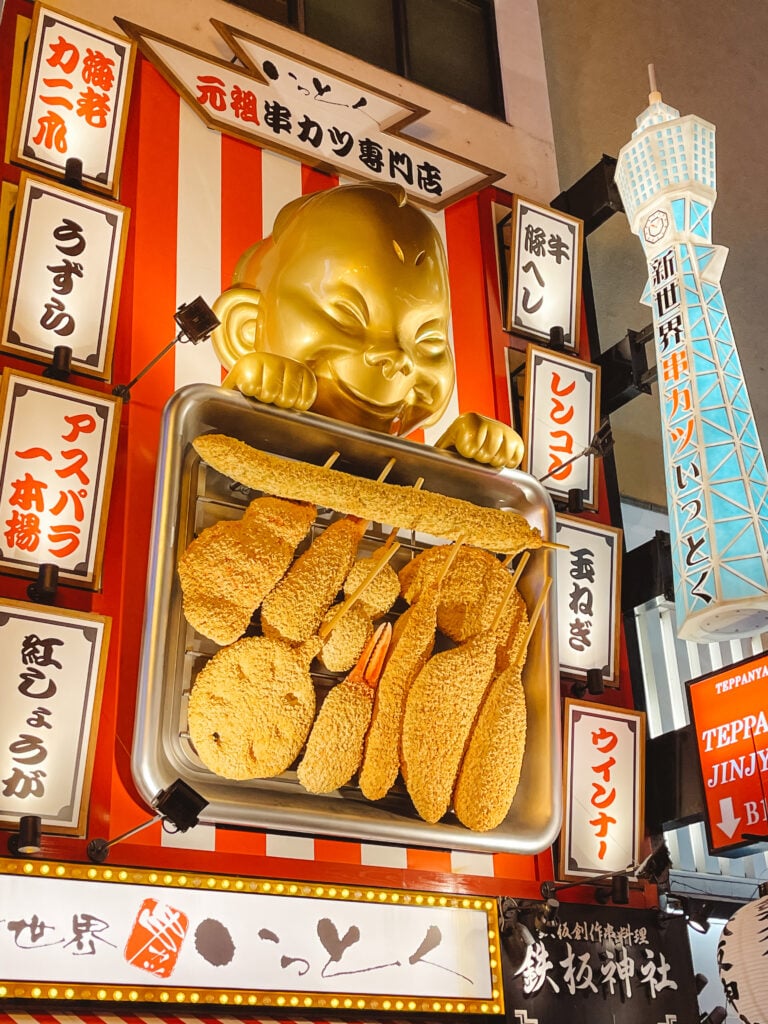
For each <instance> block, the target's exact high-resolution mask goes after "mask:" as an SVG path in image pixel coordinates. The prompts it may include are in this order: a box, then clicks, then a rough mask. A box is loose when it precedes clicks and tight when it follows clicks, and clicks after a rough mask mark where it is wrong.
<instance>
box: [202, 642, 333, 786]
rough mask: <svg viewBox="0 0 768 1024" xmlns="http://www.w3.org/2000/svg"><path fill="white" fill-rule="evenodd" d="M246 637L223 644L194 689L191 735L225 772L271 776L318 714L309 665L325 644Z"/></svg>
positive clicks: (286, 763) (294, 752)
mask: <svg viewBox="0 0 768 1024" xmlns="http://www.w3.org/2000/svg"><path fill="white" fill-rule="evenodd" d="M319 643H320V642H319V640H318V639H317V638H314V637H313V638H312V640H310V641H309V642H308V643H307V644H304V645H303V646H302V647H289V646H288V645H287V644H284V643H282V642H281V641H279V640H267V639H266V638H265V637H245V638H244V639H243V640H238V641H237V643H234V644H231V645H230V646H229V647H223V648H222V649H221V650H220V651H217V653H216V654H215V655H214V656H213V657H212V658H211V660H210V661H209V662H208V663H207V664H206V665H205V667H204V668H203V669H202V670H201V672H200V673H199V674H198V676H197V678H196V679H195V682H194V685H193V687H192V692H191V694H190V697H189V709H188V714H187V717H188V725H189V735H190V739H191V740H192V743H193V744H194V746H195V749H196V751H197V753H198V756H199V757H200V760H201V761H202V762H203V764H205V765H206V767H208V768H210V770H211V771H212V772H215V773H216V774H217V775H221V776H223V777H224V778H226V779H255V778H271V777H272V776H274V775H280V773H281V772H284V771H285V770H286V769H287V768H288V767H290V765H291V764H292V763H293V761H294V760H295V759H296V757H297V756H298V754H299V751H300V750H301V748H302V747H303V746H304V743H305V741H306V738H307V735H308V733H309V730H310V728H311V726H312V720H313V719H314V716H315V687H314V683H313V681H312V677H311V675H310V674H309V665H310V662H311V660H312V658H313V657H314V656H315V655H316V654H317V651H318V649H319Z"/></svg>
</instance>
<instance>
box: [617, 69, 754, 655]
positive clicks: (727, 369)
mask: <svg viewBox="0 0 768 1024" xmlns="http://www.w3.org/2000/svg"><path fill="white" fill-rule="evenodd" d="M649 70H650V73H651V94H650V96H649V97H648V103H649V105H648V108H647V109H646V110H645V111H643V113H642V114H641V115H640V116H639V117H638V118H637V129H636V130H635V131H634V132H633V133H632V140H631V141H630V142H628V143H627V145H626V146H624V147H623V149H622V150H621V152H620V153H619V158H618V170H617V174H616V184H617V185H618V188H619V192H620V193H621V198H622V201H623V203H624V209H625V210H626V213H627V218H628V219H629V223H630V226H631V228H632V231H633V232H634V233H635V234H636V235H638V237H639V238H640V241H641V243H642V246H643V249H644V250H645V256H646V259H647V261H648V285H647V287H646V289H645V292H644V293H643V296H642V299H641V301H642V302H644V303H646V304H647V305H649V306H651V308H652V310H653V324H654V331H655V337H656V363H657V368H658V380H659V397H660V403H661V419H662V433H663V441H664V461H665V470H666V482H667V497H668V505H669V532H670V540H671V545H672V565H673V571H674V578H675V608H676V614H677V624H678V635H679V636H680V637H681V639H684V640H694V641H698V642H710V641H718V640H726V639H736V638H739V637H747V636H752V635H755V634H757V633H761V632H763V631H764V630H766V629H768V476H767V475H766V467H765V459H764V458H763V453H762V450H761V447H760V440H759V438H758V435H757V430H756V429H755V422H754V417H753V415H752V408H751V406H750V403H749V397H748V395H747V389H746V386H745V383H744V375H743V373H742V370H741V365H740V363H739V357H738V354H737V352H736V346H735V344H734V340H733V334H732V333H731V325H730V323H729V321H728V313H727V312H726V308H725V302H724V300H723V293H722V289H721V287H720V275H721V273H722V270H723V266H724V264H725V258H726V256H727V254H728V250H727V249H725V248H724V247H723V246H720V245H713V244H712V207H713V206H714V204H715V199H716V196H717V193H716V192H715V128H714V125H711V124H709V123H708V122H707V121H703V120H702V119H701V118H699V117H694V116H693V115H688V116H687V117H680V114H679V112H678V111H677V110H675V109H674V108H673V107H670V106H667V104H665V103H662V100H661V93H659V92H658V91H657V90H656V84H655V81H654V77H653V66H651V67H650V69H649Z"/></svg>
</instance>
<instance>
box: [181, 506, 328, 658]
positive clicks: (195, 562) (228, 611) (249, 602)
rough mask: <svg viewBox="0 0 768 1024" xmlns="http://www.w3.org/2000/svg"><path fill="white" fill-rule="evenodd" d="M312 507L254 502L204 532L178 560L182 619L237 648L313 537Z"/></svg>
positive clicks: (215, 638)
mask: <svg viewBox="0 0 768 1024" xmlns="http://www.w3.org/2000/svg"><path fill="white" fill-rule="evenodd" d="M316 512H317V510H316V508H315V506H314V505H308V504H302V503H299V502H295V501H286V500H284V499H282V498H271V497H264V498H256V499H255V500H254V501H252V502H251V503H250V505H249V506H248V508H247V509H246V510H245V513H244V514H243V517H242V519H238V520H234V521H224V520H221V521H219V522H217V523H214V524H213V525H212V526H209V527H207V528H206V529H205V530H203V531H202V532H201V533H200V534H199V535H198V536H197V537H196V538H195V539H194V540H193V541H192V543H191V544H190V545H189V546H188V547H187V549H186V551H184V553H183V554H182V556H181V558H180V559H179V565H178V570H179V582H180V583H181V591H182V595H183V608H184V615H185V617H186V619H187V621H188V622H189V624H190V625H191V626H192V627H193V628H194V629H196V630H197V631H198V633H202V635H203V636H207V637H208V638H209V639H210V640H214V641H216V643H218V644H222V645H224V644H231V643H234V641H235V640H237V639H238V638H239V637H241V636H242V634H243V633H244V632H245V630H246V629H247V628H248V625H249V623H250V621H251V616H252V615H253V613H254V611H255V610H256V608H258V606H259V605H260V604H261V602H262V601H263V599H264V598H265V597H266V595H267V594H268V593H269V591H270V590H272V588H273V587H274V586H275V584H276V583H277V582H278V581H279V580H280V579H281V578H282V576H283V574H284V573H285V571H286V569H288V567H289V565H290V564H291V561H292V559H293V556H294V553H295V551H296V548H297V547H298V545H299V543H300V542H301V541H302V540H303V538H304V537H305V536H306V535H307V533H308V532H309V528H310V527H311V525H312V523H313V521H314V519H315V515H316Z"/></svg>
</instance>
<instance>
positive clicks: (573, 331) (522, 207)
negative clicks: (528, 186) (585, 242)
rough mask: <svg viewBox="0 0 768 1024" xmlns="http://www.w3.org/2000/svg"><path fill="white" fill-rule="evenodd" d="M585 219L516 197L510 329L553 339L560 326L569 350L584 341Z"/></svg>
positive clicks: (508, 312)
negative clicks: (581, 332)
mask: <svg viewBox="0 0 768 1024" xmlns="http://www.w3.org/2000/svg"><path fill="white" fill-rule="evenodd" d="M583 228H584V225H583V222H582V221H580V220H577V219H576V218H575V217H569V216H568V215H567V214H565V213H560V211H559V210H552V209H550V207H548V206H540V205H538V204H536V203H531V202H529V201H528V200H527V199H520V198H519V197H518V196H515V199H514V201H513V207H512V246H511V251H510V267H509V302H508V308H507V330H509V331H511V332H512V333H514V334H522V335H525V336H526V337H530V338H533V339H534V340H537V341H544V342H548V341H549V332H550V330H551V328H553V327H561V328H562V330H563V340H564V344H565V347H566V349H569V350H570V351H572V352H575V351H576V349H577V348H578V342H579V299H580V297H581V247H582V234H583Z"/></svg>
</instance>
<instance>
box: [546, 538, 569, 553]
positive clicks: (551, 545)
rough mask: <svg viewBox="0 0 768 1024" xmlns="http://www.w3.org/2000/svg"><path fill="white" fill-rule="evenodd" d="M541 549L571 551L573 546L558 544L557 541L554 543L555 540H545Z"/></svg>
mask: <svg viewBox="0 0 768 1024" xmlns="http://www.w3.org/2000/svg"><path fill="white" fill-rule="evenodd" d="M541 547H543V548H551V549H552V550H555V549H556V550H557V551H570V550H571V545H570V544H558V543H557V541H554V540H543V541H542V542H541Z"/></svg>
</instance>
